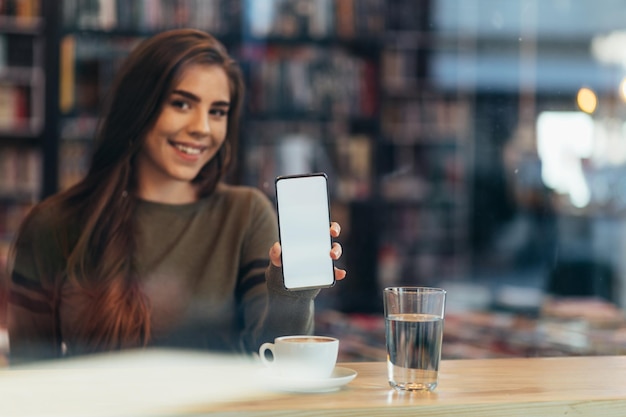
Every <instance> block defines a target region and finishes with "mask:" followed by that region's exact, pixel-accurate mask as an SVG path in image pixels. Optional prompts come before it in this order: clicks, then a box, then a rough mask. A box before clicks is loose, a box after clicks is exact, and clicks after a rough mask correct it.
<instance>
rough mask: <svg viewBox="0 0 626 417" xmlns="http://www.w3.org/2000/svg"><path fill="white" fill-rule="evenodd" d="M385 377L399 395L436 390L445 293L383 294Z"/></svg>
mask: <svg viewBox="0 0 626 417" xmlns="http://www.w3.org/2000/svg"><path fill="white" fill-rule="evenodd" d="M383 296H384V307H385V332H386V333H385V336H386V342H387V374H388V377H389V385H391V386H392V387H394V388H395V389H397V390H401V391H405V390H406V391H432V390H434V389H435V387H437V382H438V373H439V361H440V360H441V343H442V339H443V318H444V310H445V302H446V291H445V290H443V289H441V288H428V287H389V288H385V289H384V291H383Z"/></svg>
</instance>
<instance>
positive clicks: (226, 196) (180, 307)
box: [8, 184, 317, 362]
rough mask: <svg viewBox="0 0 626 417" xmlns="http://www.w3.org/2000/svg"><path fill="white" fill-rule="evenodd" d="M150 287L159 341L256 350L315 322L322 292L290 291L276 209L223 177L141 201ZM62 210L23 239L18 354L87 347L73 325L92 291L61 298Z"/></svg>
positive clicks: (14, 287) (141, 257)
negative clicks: (174, 201)
mask: <svg viewBox="0 0 626 417" xmlns="http://www.w3.org/2000/svg"><path fill="white" fill-rule="evenodd" d="M136 221H137V226H138V228H137V230H138V235H137V253H136V254H135V256H134V259H135V263H136V265H135V266H136V269H137V271H138V275H139V277H140V282H141V289H142V291H143V292H144V293H145V294H146V295H147V297H148V299H149V303H150V306H151V326H152V338H151V341H150V345H152V346H168V347H180V348H199V349H209V350H219V351H229V352H253V351H256V349H258V346H259V345H260V344H261V343H263V342H265V341H268V340H272V339H273V338H274V337H276V336H279V335H284V334H304V333H311V332H312V331H313V314H314V311H313V299H314V298H315V296H316V294H317V291H314V290H308V291H287V290H285V289H284V288H283V285H282V278H281V271H280V269H279V268H276V267H274V266H272V265H270V262H269V258H268V252H269V249H270V247H271V246H272V244H273V243H274V242H275V241H277V225H276V217H275V212H274V209H273V207H272V205H271V204H270V202H269V200H268V199H267V198H266V197H265V196H264V195H263V194H262V193H261V192H260V191H258V190H256V189H253V188H249V187H234V186H227V185H224V184H220V185H219V186H218V188H217V189H216V191H215V192H214V193H213V194H212V195H211V196H209V197H207V198H203V199H201V200H200V201H198V202H195V203H191V204H184V205H168V204H160V203H153V202H147V201H140V202H139V206H138V209H137V212H136ZM54 226H55V214H54V213H51V212H50V211H48V212H38V213H37V215H36V216H35V217H34V218H33V219H32V221H31V222H29V224H28V227H27V228H26V229H25V230H24V234H23V237H22V239H20V242H19V244H18V245H17V246H16V259H15V264H14V269H13V273H12V279H11V285H10V296H9V298H10V300H9V311H8V317H9V342H10V349H11V358H12V360H13V361H16V362H17V361H21V360H30V359H44V358H49V357H57V356H60V355H62V354H63V353H62V348H61V346H62V345H63V350H64V351H65V350H66V351H67V353H68V354H72V353H75V352H78V351H80V349H78V348H77V347H79V346H80V340H76V337H75V334H74V332H73V329H74V328H75V326H76V324H77V322H78V321H79V320H80V318H81V312H82V311H84V309H85V307H86V306H88V305H89V302H90V300H89V298H88V297H87V296H86V295H85V294H84V293H81V292H80V291H75V289H74V288H70V285H69V284H68V283H67V282H66V283H65V284H64V285H63V286H62V290H61V296H60V297H59V298H58V299H59V300H60V301H59V304H58V305H53V297H52V291H53V290H52V288H51V287H50V285H49V284H46V283H47V282H48V281H50V279H51V277H54V276H58V275H59V272H61V275H63V268H64V265H65V258H64V256H63V255H62V254H61V252H60V249H59V248H58V247H56V246H55V244H54V239H53V238H52V236H53V234H52V231H53V230H54Z"/></svg>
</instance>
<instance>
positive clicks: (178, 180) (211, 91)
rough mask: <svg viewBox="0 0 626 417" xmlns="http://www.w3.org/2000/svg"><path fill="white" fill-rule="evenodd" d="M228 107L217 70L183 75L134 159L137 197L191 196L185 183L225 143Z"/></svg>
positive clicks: (195, 68)
mask: <svg viewBox="0 0 626 417" xmlns="http://www.w3.org/2000/svg"><path fill="white" fill-rule="evenodd" d="M229 105H230V89H229V83H228V77H227V75H226V72H225V71H224V69H223V68H222V67H220V66H217V65H200V64H196V65H192V66H190V67H188V68H187V69H186V70H185V71H184V72H183V74H182V76H181V78H180V81H179V82H178V84H177V85H176V86H175V88H174V91H173V92H172V94H171V96H170V97H168V98H167V99H166V100H165V102H164V104H163V108H162V109H161V113H160V114H159V116H158V118H157V120H156V123H155V125H154V127H153V128H152V129H151V130H150V131H148V133H147V134H146V137H145V140H144V145H143V148H142V149H141V151H140V152H139V154H138V157H137V174H138V175H137V179H138V184H139V194H140V196H143V197H146V198H148V199H152V200H154V199H156V200H162V199H161V198H159V195H160V193H165V192H168V193H171V192H179V191H180V192H183V193H186V192H192V191H193V186H192V185H191V180H193V179H194V178H195V177H196V176H197V175H198V173H199V172H200V169H202V167H203V166H204V165H205V164H206V163H207V162H209V161H210V160H211V158H213V157H214V156H215V154H216V153H217V151H218V149H219V148H220V146H221V145H222V144H223V143H224V140H225V139H226V130H227V129H226V128H227V121H228V110H229Z"/></svg>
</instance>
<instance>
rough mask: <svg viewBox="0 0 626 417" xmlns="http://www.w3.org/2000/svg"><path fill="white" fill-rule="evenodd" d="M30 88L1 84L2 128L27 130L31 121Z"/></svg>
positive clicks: (0, 110) (0, 113) (0, 109)
mask: <svg viewBox="0 0 626 417" xmlns="http://www.w3.org/2000/svg"><path fill="white" fill-rule="evenodd" d="M29 90H30V89H29V88H28V87H26V86H19V85H12V84H0V130H3V131H10V130H25V129H28V127H29V123H30V111H29V102H30V96H29Z"/></svg>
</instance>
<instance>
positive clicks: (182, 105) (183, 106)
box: [172, 100, 189, 110]
mask: <svg viewBox="0 0 626 417" xmlns="http://www.w3.org/2000/svg"><path fill="white" fill-rule="evenodd" d="M172 106H174V107H176V108H179V109H182V110H186V109H188V108H189V103H187V102H186V101H184V100H172Z"/></svg>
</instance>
